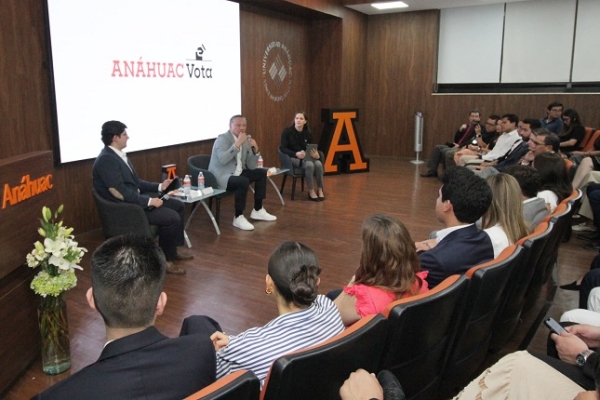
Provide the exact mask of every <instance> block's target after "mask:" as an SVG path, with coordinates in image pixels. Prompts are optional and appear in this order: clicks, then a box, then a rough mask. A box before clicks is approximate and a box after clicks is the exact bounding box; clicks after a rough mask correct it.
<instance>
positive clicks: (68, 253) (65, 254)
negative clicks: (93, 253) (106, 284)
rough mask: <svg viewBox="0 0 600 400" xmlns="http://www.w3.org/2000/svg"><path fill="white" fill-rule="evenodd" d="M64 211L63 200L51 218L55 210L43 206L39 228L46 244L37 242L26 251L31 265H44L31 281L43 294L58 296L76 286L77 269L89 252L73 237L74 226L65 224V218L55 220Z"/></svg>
mask: <svg viewBox="0 0 600 400" xmlns="http://www.w3.org/2000/svg"><path fill="white" fill-rule="evenodd" d="M62 211H63V205H62V204H61V206H60V207H58V210H56V211H55V212H54V218H52V217H53V215H52V211H51V210H50V209H49V208H48V207H43V208H42V217H43V219H40V223H41V225H42V227H41V228H40V229H38V232H39V234H40V235H41V236H43V237H44V238H45V239H44V244H42V243H40V242H39V241H37V242H35V243H34V248H33V250H32V251H31V253H29V254H27V265H28V266H29V267H31V268H36V267H40V266H41V267H42V270H41V271H40V272H38V274H37V275H36V276H35V277H34V278H33V281H32V282H31V289H33V291H34V292H35V293H36V294H39V295H40V296H42V297H46V296H55V297H56V296H59V295H60V294H61V293H63V292H64V291H66V290H69V289H71V288H74V287H75V286H76V285H77V276H75V270H76V269H79V270H82V268H81V267H80V266H79V265H78V264H79V263H80V262H81V259H82V257H83V255H84V254H85V252H87V249H85V248H83V247H78V246H77V242H76V241H75V240H73V239H74V238H75V237H74V236H73V235H72V233H73V228H67V227H65V226H63V222H62V221H59V222H56V219H57V218H58V215H59V214H60V213H61V212H62Z"/></svg>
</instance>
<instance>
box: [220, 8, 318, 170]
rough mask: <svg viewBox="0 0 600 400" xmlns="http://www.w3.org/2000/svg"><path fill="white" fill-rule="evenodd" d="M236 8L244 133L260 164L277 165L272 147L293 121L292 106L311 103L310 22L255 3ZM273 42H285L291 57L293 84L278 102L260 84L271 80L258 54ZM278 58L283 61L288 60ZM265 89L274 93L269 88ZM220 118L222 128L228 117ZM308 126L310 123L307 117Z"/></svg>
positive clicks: (300, 107) (277, 161)
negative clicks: (252, 142)
mask: <svg viewBox="0 0 600 400" xmlns="http://www.w3.org/2000/svg"><path fill="white" fill-rule="evenodd" d="M241 10H242V11H241V18H240V19H241V26H240V31H241V38H242V40H241V52H242V55H241V58H242V111H243V114H244V115H246V116H247V118H248V133H250V134H251V135H252V137H253V138H254V139H256V141H257V142H258V144H259V146H260V151H261V154H262V155H263V158H264V160H265V166H278V165H279V157H278V155H277V146H279V142H280V138H281V132H282V131H283V128H284V127H286V126H289V125H291V124H292V121H293V119H294V113H295V112H296V111H299V110H306V109H307V108H308V107H309V105H310V104H309V93H310V88H311V82H310V79H309V76H310V70H309V66H310V65H309V53H311V49H310V47H309V31H310V24H309V22H307V21H306V20H304V19H301V18H295V17H290V16H285V15H282V14H279V13H273V12H268V11H266V10H264V9H260V8H256V7H249V6H246V5H242V6H241ZM272 42H280V43H281V44H285V46H286V48H287V49H288V53H289V55H290V56H291V67H292V74H291V80H292V83H291V87H290V89H289V93H288V94H287V96H286V97H285V98H284V99H283V100H282V101H274V100H272V99H271V98H270V97H269V94H268V93H267V90H266V89H265V82H266V84H267V85H269V86H270V85H271V82H269V80H270V77H269V76H267V77H266V78H265V77H264V76H263V71H262V68H263V59H264V58H265V53H266V50H267V46H268V45H269V44H270V43H272ZM274 51H277V50H275V49H274V50H270V51H269V52H268V53H269V55H270V57H268V58H267V63H268V64H269V65H265V67H266V68H269V66H270V60H272V58H271V57H272V54H271V52H274ZM279 54H282V55H285V51H283V52H282V51H279ZM282 61H283V62H284V64H286V65H287V64H288V63H287V60H282ZM287 66H289V65H287ZM287 79H290V76H289V75H288V76H286V77H285V79H284V82H283V84H284V85H285V84H286V83H287ZM270 87H271V86H270ZM269 93H271V94H272V95H273V94H277V92H274V91H272V90H271V89H269ZM279 93H280V92H279ZM223 122H224V123H223V126H224V128H225V129H224V130H223V131H226V130H227V128H228V121H223ZM309 126H311V127H312V126H313V125H312V121H311V125H309Z"/></svg>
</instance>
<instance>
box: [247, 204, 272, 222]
mask: <svg viewBox="0 0 600 400" xmlns="http://www.w3.org/2000/svg"><path fill="white" fill-rule="evenodd" d="M250 218H252V219H257V220H260V221H275V220H276V219H277V217H276V216H274V215H271V214H269V213H268V212H267V210H265V208H264V207H263V208H261V209H260V210H258V211H256V210H255V209H252V212H251V213H250Z"/></svg>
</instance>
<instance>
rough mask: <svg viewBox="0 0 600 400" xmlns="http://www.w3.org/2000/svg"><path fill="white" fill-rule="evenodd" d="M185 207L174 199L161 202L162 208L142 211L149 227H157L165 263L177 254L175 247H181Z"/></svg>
mask: <svg viewBox="0 0 600 400" xmlns="http://www.w3.org/2000/svg"><path fill="white" fill-rule="evenodd" d="M184 207H185V205H184V204H183V203H182V202H181V201H179V200H175V199H168V200H163V205H162V207H158V208H154V209H152V210H149V209H144V212H145V213H146V218H148V222H149V223H150V224H151V225H158V245H159V246H160V248H161V249H162V251H163V252H164V253H165V257H166V259H167V261H171V260H173V259H174V258H175V255H176V254H177V246H183V243H184V238H183V212H184Z"/></svg>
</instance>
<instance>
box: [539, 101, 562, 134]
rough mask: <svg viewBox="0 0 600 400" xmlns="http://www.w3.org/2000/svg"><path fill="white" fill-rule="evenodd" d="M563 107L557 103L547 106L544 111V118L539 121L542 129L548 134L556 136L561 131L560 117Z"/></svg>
mask: <svg viewBox="0 0 600 400" xmlns="http://www.w3.org/2000/svg"><path fill="white" fill-rule="evenodd" d="M562 110H563V105H562V104H561V103H559V102H557V101H555V102H552V103H550V104H548V109H547V111H546V118H542V119H540V122H541V123H542V128H546V129H548V130H549V131H550V132H554V133H556V134H557V135H558V134H559V133H561V132H562V130H563V120H562V119H561V118H560V117H561V115H562Z"/></svg>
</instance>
